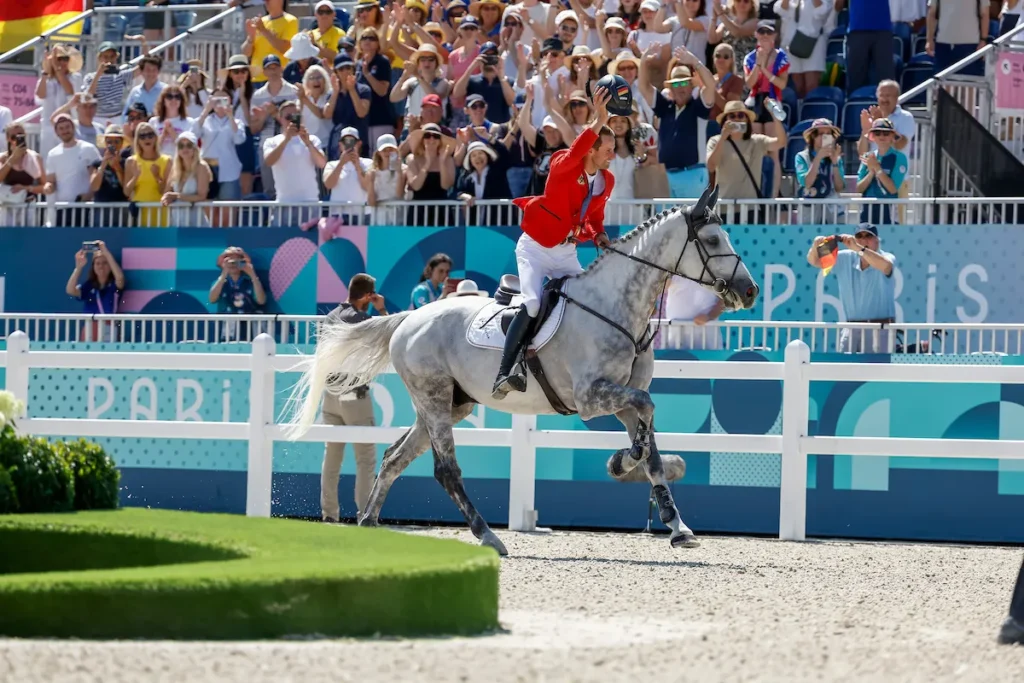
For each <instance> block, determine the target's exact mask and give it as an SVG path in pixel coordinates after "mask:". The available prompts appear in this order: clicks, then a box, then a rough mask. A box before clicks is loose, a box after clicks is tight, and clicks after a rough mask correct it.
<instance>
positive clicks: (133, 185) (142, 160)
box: [124, 123, 171, 228]
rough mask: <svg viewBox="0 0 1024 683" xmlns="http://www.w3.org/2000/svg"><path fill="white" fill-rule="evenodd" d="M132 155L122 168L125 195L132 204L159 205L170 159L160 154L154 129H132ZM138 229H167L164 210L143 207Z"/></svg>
mask: <svg viewBox="0 0 1024 683" xmlns="http://www.w3.org/2000/svg"><path fill="white" fill-rule="evenodd" d="M132 151H133V154H132V156H130V157H128V162H127V163H126V164H125V167H124V174H125V183H124V193H125V195H126V196H127V197H128V199H130V200H131V201H133V202H159V201H160V200H161V198H163V195H164V186H165V185H166V184H167V166H168V165H169V164H170V163H171V158H170V157H169V156H167V155H166V154H161V153H160V146H159V145H158V144H157V142H156V129H155V128H154V127H153V126H151V125H149V124H148V123H140V124H139V125H138V126H137V127H136V128H135V144H134V147H133V148H132ZM138 224H139V226H141V227H147V228H153V227H160V228H163V227H166V226H167V209H163V208H144V209H142V210H140V211H139V218H138Z"/></svg>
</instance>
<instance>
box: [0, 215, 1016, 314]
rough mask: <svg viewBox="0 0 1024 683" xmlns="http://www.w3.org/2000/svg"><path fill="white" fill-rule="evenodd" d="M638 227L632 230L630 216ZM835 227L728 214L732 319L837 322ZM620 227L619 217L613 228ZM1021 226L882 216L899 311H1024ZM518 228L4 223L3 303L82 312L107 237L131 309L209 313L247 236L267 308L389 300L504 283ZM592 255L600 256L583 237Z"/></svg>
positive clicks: (399, 304)
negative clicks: (738, 298)
mask: <svg viewBox="0 0 1024 683" xmlns="http://www.w3.org/2000/svg"><path fill="white" fill-rule="evenodd" d="M625 229H628V228H625ZM834 229H835V228H833V227H832V226H809V225H742V226H731V227H730V228H729V232H730V234H731V237H732V241H733V244H734V246H735V248H736V250H737V252H739V253H740V254H741V255H742V257H743V259H744V261H745V262H746V263H747V264H748V266H749V268H750V270H751V273H753V275H754V277H755V278H756V279H757V280H758V282H759V283H760V285H761V288H762V292H763V294H762V297H761V299H760V301H759V302H758V304H757V306H755V307H754V308H753V309H752V310H750V311H744V312H742V313H736V314H730V315H727V316H726V319H730V318H732V319H754V320H790V321H812V320H818V321H836V320H839V319H841V315H840V304H839V299H838V296H837V289H836V280H835V278H834V277H821V276H820V272H819V271H817V270H816V269H814V268H812V267H811V266H809V265H808V264H807V261H806V254H807V250H808V248H809V246H810V244H811V241H812V239H813V238H814V236H815V235H817V234H820V233H823V232H826V233H827V232H831V231H832V230H834ZM610 232H611V233H612V234H616V233H617V232H618V229H616V228H611V229H610ZM1017 233H1019V227H1018V226H1005V225H974V226H964V225H956V226H954V225H937V226H919V225H912V226H883V228H882V233H881V237H882V248H883V249H884V250H886V251H890V252H892V253H893V254H895V255H896V259H897V261H896V263H897V268H896V274H895V276H894V277H895V278H896V305H897V317H898V319H899V320H901V321H903V322H922V323H923V322H963V323H982V322H989V323H996V322H1004V323H1009V322H1019V321H1020V320H1021V319H1024V301H1022V300H1021V298H1020V297H1019V296H1017V293H1018V292H1021V291H1024V269H1021V268H1020V267H1019V266H1018V264H1019V263H1020V262H1021V260H1022V257H1024V247H1022V246H1021V244H1020V240H1019V239H1017V237H1018V235H1017ZM519 234H520V233H519V228H518V227H504V228H502V227H499V228H491V227H482V226H473V227H469V228H463V227H458V228H431V227H392V226H374V227H370V228H367V227H365V226H348V227H345V228H343V229H342V230H341V232H340V234H338V235H337V236H332V235H320V234H318V233H317V232H316V231H315V230H313V231H311V232H302V231H301V230H299V229H298V228H271V227H261V228H234V229H231V230H218V229H214V228H51V229H42V228H4V230H3V247H4V248H3V249H2V250H0V278H3V279H4V281H5V282H6V286H5V287H0V292H3V298H2V300H0V310H4V311H8V312H12V311H14V312H32V313H40V312H51V313H74V312H80V311H81V304H80V303H79V302H78V301H76V300H74V299H72V298H71V297H69V296H67V295H66V294H65V293H64V283H65V282H66V281H67V278H68V275H69V274H70V272H71V269H72V268H73V267H74V254H75V252H76V251H78V249H79V248H80V247H81V243H82V242H83V241H86V240H96V239H101V240H104V241H106V243H107V245H108V247H109V248H110V249H111V251H112V252H113V253H114V255H115V257H117V258H118V259H119V261H120V262H121V264H122V267H123V268H124V270H125V274H126V277H127V291H126V294H125V301H124V306H123V307H122V311H123V312H141V313H168V314H170V313H180V314H185V313H193V314H194V313H204V312H208V311H212V310H213V309H212V308H211V306H210V304H208V303H207V293H208V292H209V289H210V286H211V285H212V283H213V281H214V280H215V279H216V278H217V275H218V269H217V267H216V265H215V262H216V258H217V255H218V254H220V252H221V251H222V250H223V249H224V248H225V247H227V246H230V245H236V246H240V247H242V248H244V249H245V250H246V251H247V252H248V253H249V254H250V255H251V256H252V258H253V260H254V264H255V266H256V270H257V273H258V275H259V276H260V278H261V280H262V281H263V283H264V284H265V285H266V289H267V294H268V302H267V305H266V306H265V309H264V310H265V312H268V313H288V314H293V315H301V314H314V313H317V312H323V311H325V310H327V309H329V308H331V307H333V306H334V305H336V304H337V303H338V302H339V301H342V300H344V298H345V295H346V293H347V289H346V286H347V283H348V280H349V278H350V277H351V276H352V275H354V274H355V273H358V272H368V273H370V274H371V275H373V276H375V277H376V278H377V281H378V285H377V286H378V291H380V292H381V293H382V294H383V295H384V297H385V299H386V301H387V305H388V308H389V309H390V310H401V309H405V308H408V307H409V303H410V294H411V292H412V289H413V287H414V286H415V285H416V283H417V282H418V281H419V277H420V273H421V272H422V271H423V266H424V264H425V263H426V261H427V260H428V259H429V258H430V257H431V256H432V255H433V254H435V253H437V252H444V253H446V254H448V255H449V256H451V257H452V259H453V261H454V263H455V268H454V270H453V272H452V276H453V277H470V278H473V279H474V280H476V281H477V283H478V285H479V286H480V288H481V289H485V290H487V291H491V292H493V291H494V288H495V285H496V283H497V281H498V279H499V278H500V276H501V275H502V274H503V273H510V272H512V273H514V272H515V269H516V268H515V257H514V254H513V248H514V246H515V241H516V239H518V237H519ZM579 251H580V260H581V261H582V262H583V263H584V265H586V264H587V263H589V262H590V261H591V260H593V258H594V257H595V255H596V252H595V250H594V248H593V247H592V246H589V245H587V246H582V247H580V250H579Z"/></svg>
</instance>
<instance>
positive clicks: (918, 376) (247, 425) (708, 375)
mask: <svg viewBox="0 0 1024 683" xmlns="http://www.w3.org/2000/svg"><path fill="white" fill-rule="evenodd" d="M296 360H297V359H296V357H295V356H278V355H276V345H275V343H274V340H273V339H271V338H270V336H269V335H260V336H259V337H257V339H256V340H255V341H254V342H253V349H252V354H251V355H243V354H214V353H194V354H193V353H187V354H182V353H178V354H174V353H113V352H111V353H105V352H74V351H33V352H30V351H29V343H28V337H27V336H26V335H25V334H24V333H23V332H17V333H15V334H13V335H11V337H10V339H9V340H8V345H7V350H6V351H0V365H2V366H5V367H6V369H7V381H6V388H7V390H8V391H11V392H13V393H14V395H15V396H17V397H18V398H21V399H22V400H26V401H27V399H28V395H29V394H28V384H29V371H30V369H32V368H51V369H58V368H59V369H64V368H75V369H93V368H95V369H106V368H109V367H111V365H112V363H113V364H116V366H117V367H118V368H119V369H122V370H196V371H210V370H218V371H224V370H235V371H239V370H248V371H249V372H250V377H251V379H250V385H249V421H248V422H189V421H141V420H96V419H67V418H24V419H21V420H19V421H18V427H19V429H21V430H22V431H24V432H26V433H30V434H36V435H46V436H72V437H79V436H86V437H135V438H140V437H145V438H179V439H180V438H190V439H233V440H246V441H248V443H249V459H248V475H247V486H246V514H247V515H250V516H258V517H268V516H270V511H271V481H272V475H273V443H274V442H275V441H282V440H284V434H283V430H282V427H281V426H280V425H279V424H278V423H277V421H276V416H275V415H274V397H275V394H276V382H275V375H276V373H278V372H286V371H289V370H291V369H292V368H293V367H294V366H295V362H296ZM654 377H656V378H661V379H717V380H726V379H732V380H779V381H782V382H783V420H782V434H781V435H746V434H682V433H670V432H659V433H658V436H657V438H658V447H659V448H660V449H663V450H665V451H671V450H676V451H684V452H686V451H719V452H722V451H724V452H753V453H779V454H780V455H781V456H782V481H781V490H780V505H779V538H780V539H783V540H803V539H804V538H805V537H806V522H807V456H808V455H812V454H822V455H876V456H903V457H956V458H985V459H1012V460H1020V459H1024V441H992V440H985V439H906V438H889V437H833V436H810V435H809V434H808V433H807V431H808V411H809V388H810V383H811V382H820V381H834V382H865V381H868V382H936V383H971V384H978V383H1012V384H1024V366H1017V367H1008V366H988V367H986V366H976V365H970V366H967V365H964V366H950V365H941V366H937V365H896V364H873V363H816V364H813V365H812V364H811V362H810V349H809V348H808V346H807V345H806V344H804V343H803V342H801V341H799V340H797V341H793V342H791V343H790V344H789V345H788V346H787V347H786V353H785V361H784V362H783V363H730V362H711V361H658V362H656V363H655V369H654ZM405 430H406V427H334V426H328V425H315V426H313V427H312V428H311V429H310V430H309V432H308V433H307V434H306V435H305V436H303V437H302V439H301V440H302V441H311V442H324V441H341V442H345V443H375V444H381V443H383V444H390V443H393V442H394V441H396V440H397V439H398V438H399V437H400V436H401V435H402V434H403V433H404V432H405ZM454 431H455V443H456V444H458V445H462V446H505V447H509V448H511V451H512V452H511V467H510V474H509V508H508V509H509V518H508V524H509V528H510V529H513V530H517V531H524V530H525V531H529V530H532V529H534V528H535V527H536V524H537V511H536V509H535V504H534V488H535V472H536V457H537V449H538V448H591V449H600V450H605V451H611V450H614V449H618V448H624V447H626V446H628V445H629V438H628V436H627V435H626V433H625V432H598V431H574V430H550V429H537V418H536V417H535V416H531V415H513V416H512V427H511V429H494V428H476V429H466V428H457V429H455V430H454Z"/></svg>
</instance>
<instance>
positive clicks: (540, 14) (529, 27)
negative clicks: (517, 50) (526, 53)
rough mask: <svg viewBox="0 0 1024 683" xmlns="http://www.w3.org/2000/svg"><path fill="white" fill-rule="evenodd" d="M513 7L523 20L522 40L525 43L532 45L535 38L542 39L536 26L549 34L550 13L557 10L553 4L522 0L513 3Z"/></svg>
mask: <svg viewBox="0 0 1024 683" xmlns="http://www.w3.org/2000/svg"><path fill="white" fill-rule="evenodd" d="M511 9H513V10H515V12H516V14H518V15H519V19H520V21H522V22H523V37H522V42H523V44H524V45H532V44H533V40H534V39H535V38H536V39H538V40H540V38H541V36H539V35H538V34H537V31H535V30H534V27H540V29H541V31H542V32H543V35H549V33H548V31H547V28H546V27H547V25H548V21H549V16H548V15H549V14H550V13H551V12H554V11H555V9H554V8H553V7H552V6H551V5H549V4H547V3H546V2H541V1H540V0H522V2H517V3H516V4H514V5H512V7H511Z"/></svg>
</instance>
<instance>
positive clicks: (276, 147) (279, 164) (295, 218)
mask: <svg viewBox="0 0 1024 683" xmlns="http://www.w3.org/2000/svg"><path fill="white" fill-rule="evenodd" d="M277 116H278V123H279V124H280V126H281V130H282V131H284V132H283V133H281V134H280V135H275V136H274V137H272V138H270V139H268V140H264V142H263V159H264V161H265V162H266V164H267V166H269V167H270V169H271V171H272V172H273V174H274V187H276V188H277V203H278V204H286V203H291V202H317V201H320V185H319V184H318V183H317V175H319V169H322V168H323V167H324V166H326V165H327V157H325V156H324V153H323V147H324V144H323V142H321V141H320V138H318V137H316V136H315V135H310V134H309V131H307V130H306V129H305V127H304V126H302V125H301V114H300V113H299V103H298V102H297V101H294V100H293V101H290V102H282V103H281V104H280V106H278V108H277ZM319 212H320V207H319V206H302V207H288V208H285V207H282V208H281V209H280V210H279V211H278V212H277V216H276V218H275V225H296V226H298V225H302V224H303V223H305V222H306V221H307V220H309V219H310V218H311V217H313V216H316V215H319Z"/></svg>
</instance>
